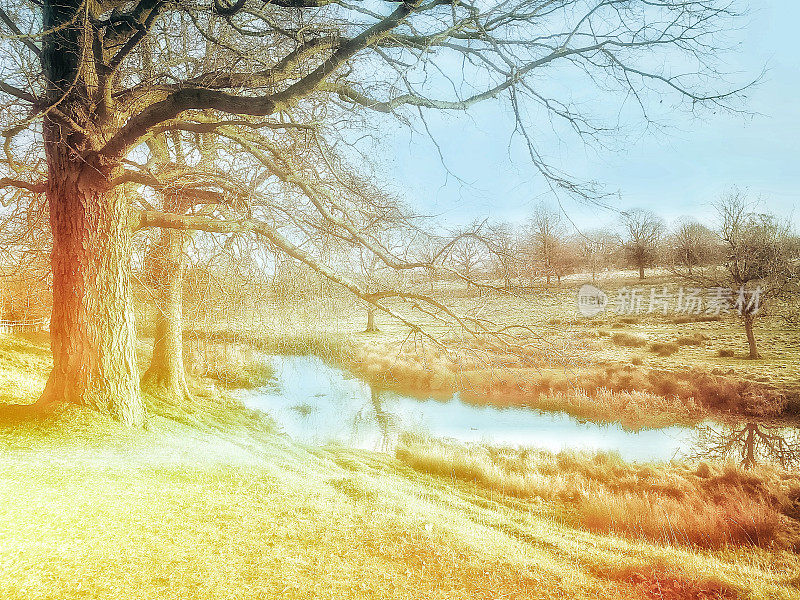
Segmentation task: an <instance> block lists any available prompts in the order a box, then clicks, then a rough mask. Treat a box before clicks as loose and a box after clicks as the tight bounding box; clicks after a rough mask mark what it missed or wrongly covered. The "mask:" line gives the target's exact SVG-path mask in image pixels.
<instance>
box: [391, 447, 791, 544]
mask: <svg viewBox="0 0 800 600" xmlns="http://www.w3.org/2000/svg"><path fill="white" fill-rule="evenodd" d="M397 457H398V458H399V459H400V460H402V461H403V462H405V463H406V464H408V465H410V466H412V467H413V468H415V469H418V470H421V471H425V472H426V473H431V474H436V475H440V476H446V477H453V478H457V479H461V480H466V481H470V482H474V483H477V484H478V485H480V486H484V487H486V488H488V489H490V490H493V491H498V492H501V493H503V494H508V495H511V496H515V497H519V498H526V499H532V498H535V499H541V500H545V501H548V502H552V503H555V504H557V505H559V506H561V507H562V508H563V509H564V510H566V511H567V512H568V513H569V514H572V515H574V518H575V519H576V521H577V522H578V523H579V524H580V525H581V526H582V527H585V528H587V529H589V530H591V531H601V532H613V533H617V534H621V535H627V536H631V537H635V538H642V539H647V540H652V541H655V542H659V543H661V544H667V545H689V546H695V547H702V548H723V547H726V546H729V545H756V546H762V547H773V546H778V547H782V548H790V549H792V550H793V551H798V550H800V521H798V520H797V519H798V518H800V482H798V481H797V480H796V479H795V477H794V475H793V474H791V473H786V472H783V471H779V470H776V469H773V468H766V467H764V468H761V469H759V470H758V471H755V472H746V471H743V470H741V469H739V468H737V467H735V466H733V465H731V464H726V465H709V464H708V463H703V464H702V465H701V467H700V468H694V467H692V466H691V465H688V464H681V463H675V464H657V465H637V464H628V463H624V462H622V461H621V460H620V459H619V457H618V456H615V455H612V454H602V453H601V454H595V455H589V454H584V453H573V452H565V453H560V454H552V453H550V452H547V451H543V450H513V449H493V448H488V447H486V446H466V445H461V444H455V443H448V442H442V441H431V440H421V439H415V438H411V437H407V438H406V439H405V440H404V442H403V444H402V445H401V446H399V447H398V449H397Z"/></svg>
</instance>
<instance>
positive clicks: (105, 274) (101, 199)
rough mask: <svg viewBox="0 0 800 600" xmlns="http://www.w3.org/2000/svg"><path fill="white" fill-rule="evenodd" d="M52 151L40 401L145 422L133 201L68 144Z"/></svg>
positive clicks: (50, 158)
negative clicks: (49, 303) (46, 333)
mask: <svg viewBox="0 0 800 600" xmlns="http://www.w3.org/2000/svg"><path fill="white" fill-rule="evenodd" d="M56 129H57V128H56ZM47 148H48V155H49V156H48V159H49V179H48V187H47V197H48V202H49V205H50V224H51V227H52V231H53V253H52V268H53V312H52V316H51V321H50V338H51V346H52V350H53V370H52V372H51V374H50V378H49V380H48V382H47V386H46V388H45V391H44V393H43V395H42V397H41V399H40V403H42V404H49V403H51V402H54V401H64V402H72V403H76V404H82V405H87V406H91V407H93V408H96V409H98V410H100V411H103V412H107V413H110V414H112V415H113V416H115V417H116V418H118V419H119V420H120V421H123V422H125V423H129V424H132V425H139V424H141V423H142V422H143V420H144V408H143V405H142V401H141V397H140V394H139V373H138V369H137V366H136V356H135V339H136V337H135V327H134V314H133V308H132V305H131V283H130V275H131V273H130V270H131V266H130V265H131V235H132V229H131V226H130V222H129V218H128V215H129V213H128V210H129V208H128V203H127V200H126V199H125V197H124V194H123V193H122V191H121V190H120V189H110V188H109V186H108V184H107V180H106V178H105V177H104V175H103V173H102V171H100V169H98V168H97V167H96V166H94V165H86V164H82V163H80V162H79V161H76V160H74V159H73V157H72V156H71V152H70V151H69V149H68V148H67V147H66V144H64V143H63V140H62V141H61V143H52V144H48V146H47Z"/></svg>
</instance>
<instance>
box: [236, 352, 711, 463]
mask: <svg viewBox="0 0 800 600" xmlns="http://www.w3.org/2000/svg"><path fill="white" fill-rule="evenodd" d="M267 360H269V361H271V363H272V364H273V366H274V367H275V373H276V376H275V380H274V381H273V383H272V384H270V385H269V386H266V387H264V388H261V389H258V390H253V391H250V392H247V393H246V394H245V395H244V397H243V400H244V402H245V403H246V404H247V406H249V407H250V408H254V409H258V410H262V411H264V412H266V413H268V414H269V415H271V416H272V418H273V419H274V420H275V421H276V422H277V423H278V424H279V426H280V427H281V428H282V430H283V431H284V432H285V433H287V434H288V435H290V436H291V437H292V438H294V439H295V440H297V441H300V442H304V443H308V444H320V445H321V444H328V443H337V444H341V445H344V446H348V447H353V448H362V449H367V450H381V451H392V450H393V448H394V445H395V443H396V442H397V438H398V436H399V435H400V434H401V433H403V432H413V433H421V434H427V435H431V436H434V437H443V438H451V439H455V440H458V441H462V442H487V443H490V444H493V445H512V446H525V447H538V448H544V449H547V450H551V451H554V452H558V451H560V450H565V449H575V450H592V451H597V450H603V451H615V452H618V453H619V454H620V455H621V456H622V458H623V459H625V460H630V461H651V460H670V459H672V458H680V457H681V456H683V455H684V454H685V453H686V452H687V449H691V448H692V447H693V446H694V445H695V441H696V440H695V438H696V437H697V435H698V432H697V430H695V429H693V428H691V427H667V428H663V429H643V430H641V431H638V432H633V431H626V430H624V429H623V428H622V427H620V426H619V425H615V424H597V423H590V422H581V421H578V420H577V419H574V418H572V417H570V416H569V415H566V414H564V413H548V412H541V411H537V410H531V409H528V408H498V407H493V406H477V405H473V404H468V403H465V402H462V401H461V400H460V399H459V398H458V395H457V394H456V395H454V396H453V397H452V398H450V399H449V400H446V401H442V400H435V399H419V398H415V397H411V396H406V395H403V394H401V393H396V392H392V391H378V390H374V389H371V387H370V385H369V384H368V383H365V382H364V381H361V380H360V379H358V378H356V377H354V376H352V375H350V374H349V373H347V372H345V371H342V370H340V369H338V368H336V367H333V366H330V365H328V364H326V363H325V362H324V361H322V360H321V359H319V358H317V357H314V356H271V357H268V358H267Z"/></svg>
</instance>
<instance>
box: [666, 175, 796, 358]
mask: <svg viewBox="0 0 800 600" xmlns="http://www.w3.org/2000/svg"><path fill="white" fill-rule="evenodd" d="M716 209H717V214H718V219H719V229H718V231H717V235H718V238H719V242H718V243H719V244H720V252H721V259H720V260H721V264H720V265H712V266H710V267H709V268H707V269H703V270H702V271H695V272H691V271H690V270H689V269H688V268H686V269H685V270H683V271H680V270H678V274H680V275H681V276H682V277H683V278H684V279H686V280H688V281H694V282H696V283H698V284H701V285H704V286H706V287H708V288H714V289H715V290H717V291H719V293H720V294H723V295H724V298H722V299H723V300H724V302H725V308H726V309H727V308H728V305H729V306H730V308H733V309H734V311H735V312H736V313H738V315H739V317H740V318H741V320H742V325H743V326H744V331H745V335H746V337H747V345H748V348H749V357H750V358H751V359H757V358H761V354H760V353H759V351H758V343H757V341H756V337H755V332H754V325H755V322H756V320H757V319H758V318H759V317H760V316H762V315H764V314H765V313H766V312H767V310H768V309H769V307H770V303H771V302H770V301H771V300H772V299H774V298H775V297H778V296H781V295H794V294H793V293H792V287H793V282H794V281H796V277H797V257H796V255H793V254H792V249H793V239H794V237H793V236H792V235H791V230H790V227H789V225H788V223H786V222H783V221H781V220H779V219H777V218H776V217H775V216H774V215H770V214H766V213H760V212H756V211H755V210H754V209H755V204H754V203H753V202H752V201H749V200H748V199H747V197H746V195H745V194H744V193H743V192H741V191H739V190H734V191H732V192H731V193H729V194H727V195H726V196H724V197H723V198H722V199H721V200H719V201H718V202H717V203H716ZM794 298H795V299H796V298H797V296H796V295H794Z"/></svg>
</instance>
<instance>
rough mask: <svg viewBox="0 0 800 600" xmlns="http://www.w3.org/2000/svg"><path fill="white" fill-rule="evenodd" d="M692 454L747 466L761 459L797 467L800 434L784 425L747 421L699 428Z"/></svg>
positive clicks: (787, 466) (786, 466)
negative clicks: (728, 460) (730, 460)
mask: <svg viewBox="0 0 800 600" xmlns="http://www.w3.org/2000/svg"><path fill="white" fill-rule="evenodd" d="M690 454H691V456H692V457H693V458H706V459H712V460H727V459H733V460H736V461H738V462H739V463H740V464H741V465H742V466H743V467H744V468H746V469H752V468H753V467H755V466H756V464H759V463H772V464H778V465H780V466H782V467H784V468H795V467H797V466H798V464H800V437H799V436H798V432H797V430H796V429H793V428H787V427H786V426H784V425H775V424H770V423H765V422H757V421H748V422H744V423H729V424H723V425H706V426H702V427H698V428H697V441H696V446H695V449H694V450H693V451H691V452H690Z"/></svg>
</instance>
